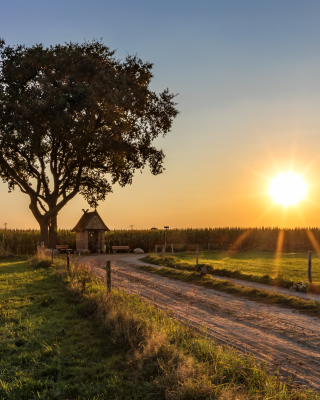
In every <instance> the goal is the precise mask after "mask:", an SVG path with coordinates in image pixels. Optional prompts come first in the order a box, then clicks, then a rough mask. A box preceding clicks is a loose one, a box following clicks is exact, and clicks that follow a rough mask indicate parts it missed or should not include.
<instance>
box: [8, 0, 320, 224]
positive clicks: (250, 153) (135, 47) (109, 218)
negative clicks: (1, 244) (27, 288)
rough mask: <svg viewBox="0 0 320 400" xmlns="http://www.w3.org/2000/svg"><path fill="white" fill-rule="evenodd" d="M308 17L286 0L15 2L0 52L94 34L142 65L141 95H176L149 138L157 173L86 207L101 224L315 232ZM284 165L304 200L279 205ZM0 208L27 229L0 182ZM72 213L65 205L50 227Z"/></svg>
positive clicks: (312, 37)
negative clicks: (145, 77) (167, 127)
mask: <svg viewBox="0 0 320 400" xmlns="http://www.w3.org/2000/svg"><path fill="white" fill-rule="evenodd" d="M17 4H19V6H18V5H17ZM61 8H63V10H64V12H63V17H62V14H61V11H60V10H61ZM123 10H126V13H124V12H123ZM319 12H320V3H319V2H302V1H297V0H283V1H281V2H274V1H273V2H270V1H264V0H263V1H259V2H257V1H253V0H245V1H242V2H239V1H238V0H230V1H228V2H224V1H217V2H210V1H201V2H184V1H182V0H174V1H172V0H171V1H169V0H164V1H162V2H143V1H142V2H134V3H133V2H130V1H128V0H123V1H121V2H119V1H114V0H111V1H108V2H101V1H97V0H92V7H90V9H88V7H87V2H84V1H82V0H80V1H78V2H77V6H76V7H75V6H74V5H73V2H72V1H71V2H67V3H66V2H62V0H57V1H56V2H55V3H53V2H51V3H50V2H42V3H41V2H40V3H39V2H38V3H37V5H36V6H34V9H33V7H32V6H30V5H29V4H26V3H25V2H23V1H22V0H18V3H12V2H11V3H10V2H7V3H6V4H5V12H3V13H2V14H1V15H0V25H1V27H2V28H3V34H5V37H4V39H5V40H6V42H7V44H10V45H14V44H20V43H25V44H26V45H33V44H35V43H39V42H42V43H43V44H44V45H45V46H48V45H50V44H56V43H64V42H66V41H70V40H72V41H75V42H82V41H83V40H84V38H86V39H87V40H92V39H94V38H101V37H102V38H103V41H104V43H105V44H106V45H108V46H110V48H111V49H118V50H117V53H116V56H118V57H119V58H122V57H124V56H125V55H126V53H128V54H135V53H137V54H138V56H139V57H141V59H142V60H143V61H150V62H154V79H153V81H152V86H151V88H152V89H153V90H155V91H157V92H160V91H162V90H163V89H164V88H166V87H169V89H170V90H171V91H172V92H173V93H179V95H178V96H177V98H176V101H177V102H178V109H179V110H180V114H179V115H178V117H177V118H176V120H175V121H174V123H173V129H172V132H170V133H169V134H168V136H167V137H166V138H164V139H162V138H161V139H159V140H157V142H156V144H157V146H158V147H159V148H163V150H164V152H165V154H166V159H165V167H166V171H165V172H164V173H163V174H162V175H160V176H157V177H154V176H152V175H151V174H150V173H149V172H148V170H145V171H144V172H143V174H140V172H138V173H137V174H136V176H135V177H134V180H133V184H132V186H129V187H126V188H124V189H121V188H119V187H118V186H116V187H115V188H114V193H113V194H110V195H109V196H108V197H107V199H106V201H105V202H104V203H103V204H101V205H100V206H99V208H98V211H99V213H100V214H101V216H102V218H103V219H104V220H105V222H106V224H107V225H108V226H109V228H111V229H114V228H115V229H128V228H129V226H130V225H134V226H135V228H137V229H140V228H141V229H142V228H151V227H157V228H162V227H164V226H169V227H170V228H186V227H194V228H200V227H218V226H232V227H234V226H241V227H254V226H258V227H259V226H281V227H295V226H299V227H301V226H302V227H305V226H319V225H320V153H319V149H320V134H319V127H320V113H319V109H320V95H319V93H320V78H319V76H320V75H319V70H320V53H319V37H320V25H319V21H318V16H319ZM110 16H112V18H111V17H110ZM57 27H59V28H58V29H57ZM317 32H318V33H317ZM146 33H147V34H146ZM289 170H292V171H293V172H295V173H296V174H303V178H304V181H305V182H306V183H307V184H308V189H307V199H306V200H303V201H301V202H300V203H299V205H298V206H297V207H294V206H290V207H288V208H287V209H286V210H284V208H283V207H282V206H281V205H273V199H272V198H271V197H270V195H269V194H268V190H269V184H270V183H269V180H270V179H272V178H274V177H275V176H276V175H277V174H278V173H279V172H287V171H289ZM0 206H1V207H0V226H2V227H3V226H4V223H5V222H6V223H7V224H8V228H37V223H36V221H35V219H34V217H33V216H32V214H31V212H30V210H29V208H28V197H27V196H26V195H24V194H22V193H19V192H18V191H16V192H14V193H11V194H9V193H8V190H7V187H6V185H5V184H2V183H0ZM82 208H88V207H87V205H86V203H85V202H84V200H83V199H82V198H81V197H77V198H75V199H74V200H72V201H71V202H70V203H69V204H68V205H67V206H66V207H65V208H64V209H63V210H62V211H61V212H60V214H59V217H58V225H59V227H60V228H73V226H74V225H75V224H76V222H77V221H78V219H79V218H80V216H81V214H82V211H81V209H82ZM284 211H286V212H284Z"/></svg>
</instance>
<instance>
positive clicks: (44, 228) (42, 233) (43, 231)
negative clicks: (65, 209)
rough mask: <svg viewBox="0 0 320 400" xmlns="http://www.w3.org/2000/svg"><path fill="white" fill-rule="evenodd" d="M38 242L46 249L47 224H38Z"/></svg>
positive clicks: (47, 240)
mask: <svg viewBox="0 0 320 400" xmlns="http://www.w3.org/2000/svg"><path fill="white" fill-rule="evenodd" d="M40 241H41V242H43V243H44V247H48V243H49V235H48V223H46V222H41V223H40Z"/></svg>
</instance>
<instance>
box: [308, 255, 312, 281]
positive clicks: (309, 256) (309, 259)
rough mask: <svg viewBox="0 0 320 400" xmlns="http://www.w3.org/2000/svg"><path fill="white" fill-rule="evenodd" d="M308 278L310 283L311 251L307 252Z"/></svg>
mask: <svg viewBox="0 0 320 400" xmlns="http://www.w3.org/2000/svg"><path fill="white" fill-rule="evenodd" d="M308 278H309V283H312V275H311V251H309V252H308Z"/></svg>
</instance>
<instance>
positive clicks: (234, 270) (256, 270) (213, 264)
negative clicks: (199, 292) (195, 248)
mask: <svg viewBox="0 0 320 400" xmlns="http://www.w3.org/2000/svg"><path fill="white" fill-rule="evenodd" d="M143 260H144V261H145V262H147V263H151V264H156V265H164V266H166V267H169V268H177V269H181V270H188V271H195V270H196V254H195V252H185V253H175V254H174V256H172V255H166V257H165V259H164V260H162V258H161V256H159V255H156V254H150V255H148V256H147V257H145V258H144V259H143ZM199 263H201V264H203V265H205V266H206V267H207V270H208V272H209V273H211V274H214V275H218V276H223V277H229V278H235V279H242V280H247V281H251V282H259V283H263V284H266V285H271V286H282V287H285V288H292V287H293V285H294V284H298V283H301V282H306V281H308V254H307V253H281V255H279V254H276V253H270V252H256V251H253V252H238V253H232V252H225V251H205V252H203V251H201V252H200V253H199ZM312 279H313V282H314V284H313V285H312V287H309V288H308V290H311V289H312V290H317V286H319V285H320V259H319V257H318V255H314V256H313V258H312Z"/></svg>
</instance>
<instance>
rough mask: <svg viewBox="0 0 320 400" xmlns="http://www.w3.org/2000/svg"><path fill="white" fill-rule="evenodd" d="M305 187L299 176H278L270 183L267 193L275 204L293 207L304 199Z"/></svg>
mask: <svg viewBox="0 0 320 400" xmlns="http://www.w3.org/2000/svg"><path fill="white" fill-rule="evenodd" d="M306 189H307V185H306V184H305V183H304V182H303V180H302V178H301V176H300V175H295V174H294V173H293V172H287V173H285V174H279V175H278V176H277V177H276V178H275V179H273V180H272V181H271V185H270V190H269V193H270V194H271V196H272V197H273V198H274V201H275V202H276V203H280V204H282V205H284V206H289V205H295V204H297V203H298V202H299V201H300V200H302V199H304V197H305V193H306Z"/></svg>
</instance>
